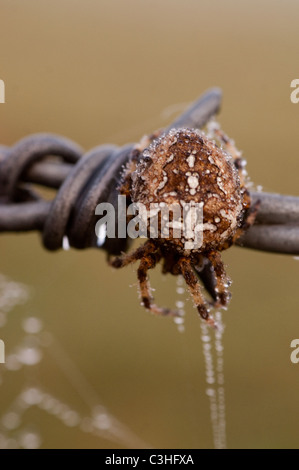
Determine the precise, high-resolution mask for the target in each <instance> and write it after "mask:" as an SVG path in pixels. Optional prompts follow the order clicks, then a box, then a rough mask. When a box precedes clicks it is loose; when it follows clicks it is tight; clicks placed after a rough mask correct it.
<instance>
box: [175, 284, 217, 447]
mask: <svg viewBox="0 0 299 470" xmlns="http://www.w3.org/2000/svg"><path fill="white" fill-rule="evenodd" d="M176 294H177V300H176V308H177V310H178V313H179V314H180V317H177V318H174V322H175V323H176V325H177V329H178V331H179V333H184V331H185V314H186V312H185V300H184V296H185V295H186V288H185V282H184V279H183V277H182V276H178V277H177V286H176ZM215 321H216V324H217V329H212V328H211V327H210V326H209V325H208V324H207V323H206V322H204V321H203V320H201V319H200V325H201V339H202V349H203V355H204V363H205V377H206V394H207V397H208V400H209V405H210V421H211V426H212V435H213V446H214V448H215V449H225V448H226V416H225V389H224V359H223V352H224V346H223V332H224V325H223V322H222V313H221V312H216V314H215ZM183 349H184V358H185V360H186V361H187V354H186V351H185V348H183ZM185 372H186V374H187V371H185ZM190 373H191V372H190ZM189 377H190V376H189ZM189 392H191V391H190V390H189ZM189 396H190V393H189ZM193 418H194V415H193Z"/></svg>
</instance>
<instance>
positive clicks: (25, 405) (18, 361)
mask: <svg viewBox="0 0 299 470" xmlns="http://www.w3.org/2000/svg"><path fill="white" fill-rule="evenodd" d="M28 299H29V290H28V288H27V287H26V286H24V285H22V284H19V283H16V282H14V281H10V280H8V279H7V278H6V277H5V276H3V275H0V306H1V315H0V318H1V321H2V323H1V324H2V327H4V325H5V324H6V323H7V320H8V319H9V316H8V313H9V312H10V311H11V310H12V309H13V308H14V306H16V305H17V304H20V303H24V302H26V301H28ZM21 323H22V325H21V328H22V332H23V333H22V339H21V341H20V342H19V343H18V344H17V346H15V347H14V349H13V350H11V351H7V353H6V357H5V364H1V368H0V387H1V388H2V389H3V388H4V387H5V380H4V378H5V376H6V374H8V373H17V372H18V371H20V370H21V369H25V371H27V370H28V371H29V370H30V374H24V379H23V383H22V386H19V388H20V390H18V391H17V392H16V397H15V398H14V399H13V401H12V402H11V403H10V405H9V406H8V407H7V408H6V409H5V410H4V411H3V412H2V413H1V415H0V448H2V449H4V448H27V449H29V448H30V449H35V448H39V447H41V445H42V443H43V433H42V429H40V427H39V426H38V424H37V423H36V422H32V423H31V424H30V425H27V424H25V423H26V420H25V413H26V411H27V410H29V409H30V408H35V409H38V410H40V412H43V413H44V414H48V415H51V416H55V417H56V419H57V420H59V421H60V423H61V424H62V425H64V426H65V427H66V428H77V429H78V430H79V431H81V432H84V433H90V434H91V435H92V436H95V437H98V438H102V439H105V440H108V441H110V442H114V443H116V444H120V445H122V446H124V447H128V448H150V446H149V445H148V444H147V443H145V442H144V441H143V440H142V439H140V438H139V437H138V436H136V435H135V434H134V433H133V432H132V431H131V430H130V429H129V428H128V427H127V426H126V425H124V424H123V423H121V422H120V421H119V420H118V419H117V418H115V417H114V416H113V415H112V414H111V413H110V412H109V411H108V410H107V409H106V407H105V406H104V405H103V403H102V400H100V398H99V397H98V394H97V392H96V390H94V388H93V387H92V386H91V385H90V384H89V383H88V382H87V380H86V379H85V377H84V376H83V374H82V373H81V372H80V371H79V370H78V368H77V366H76V364H75V363H74V361H72V359H71V358H70V357H69V356H68V354H67V353H66V352H65V351H64V349H63V348H62V347H61V345H60V344H58V342H57V340H56V339H55V338H54V337H53V335H52V334H51V332H49V331H48V330H46V329H45V328H44V325H43V323H42V321H41V320H40V319H39V318H36V317H33V316H29V317H27V318H25V319H23V320H22V321H21ZM49 355H50V356H51V357H54V359H55V363H56V366H57V367H59V368H60V369H61V371H62V372H63V374H64V376H65V378H66V379H67V380H68V382H69V384H70V385H71V389H70V392H71V393H76V395H80V397H81V399H82V404H83V403H84V405H85V406H84V407H83V406H82V409H79V410H76V409H74V407H73V406H71V405H69V404H67V403H65V402H63V401H62V400H60V399H59V398H58V397H56V396H55V395H54V394H53V393H52V391H51V390H48V389H45V387H44V386H41V385H38V384H39V379H38V372H37V370H36V369H35V368H34V367H32V366H35V365H39V367H42V363H43V358H44V357H46V356H49ZM18 382H19V380H18ZM86 406H87V409H88V410H89V413H86V412H83V411H82V410H83V409H85V408H86Z"/></svg>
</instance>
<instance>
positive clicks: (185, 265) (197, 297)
mask: <svg viewBox="0 0 299 470" xmlns="http://www.w3.org/2000/svg"><path fill="white" fill-rule="evenodd" d="M178 263H179V266H180V271H181V273H182V275H183V277H184V279H185V281H186V284H187V286H188V289H189V292H190V294H191V296H192V298H193V300H194V303H195V306H196V308H197V310H198V313H199V314H200V316H201V317H202V318H203V319H204V320H205V321H206V322H207V323H209V324H210V325H211V326H213V327H216V324H215V321H214V319H213V318H212V317H210V316H209V310H208V307H207V305H206V302H205V300H204V297H203V295H202V292H201V287H200V284H199V282H198V278H197V276H196V274H195V272H194V271H193V268H192V266H191V263H190V261H189V260H188V259H186V258H181V259H180V260H179V262H178Z"/></svg>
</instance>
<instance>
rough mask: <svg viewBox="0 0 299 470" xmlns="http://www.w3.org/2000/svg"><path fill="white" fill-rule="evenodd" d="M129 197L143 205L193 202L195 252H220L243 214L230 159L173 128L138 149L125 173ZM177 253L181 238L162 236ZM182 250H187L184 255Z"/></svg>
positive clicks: (199, 136)
mask: <svg viewBox="0 0 299 470" xmlns="http://www.w3.org/2000/svg"><path fill="white" fill-rule="evenodd" d="M131 178H132V186H131V198H132V201H133V202H139V203H142V204H144V205H145V207H146V208H147V210H148V211H150V209H151V207H153V205H154V204H158V205H161V204H162V206H163V204H164V205H167V206H171V205H173V204H179V205H180V206H181V207H182V210H183V207H184V205H186V204H189V205H192V204H193V205H195V204H198V205H199V206H201V207H202V231H203V232H202V234H203V238H202V245H201V248H200V251H208V250H211V249H221V247H222V246H223V245H224V244H225V242H226V241H227V240H229V239H230V238H231V237H232V236H233V235H234V233H235V232H236V230H237V228H238V226H239V223H240V219H241V216H242V212H243V191H242V188H241V185H240V179H239V175H238V171H237V169H236V168H235V165H234V162H233V159H232V157H231V156H230V155H228V154H227V153H226V152H224V151H223V150H222V149H221V148H219V147H218V146H217V145H215V143H214V142H212V141H211V140H209V139H208V138H207V137H206V136H205V135H204V134H203V133H201V132H199V131H197V130H194V129H173V130H171V131H170V132H168V133H167V134H164V135H162V136H161V137H159V138H157V139H155V140H154V141H153V142H152V143H151V144H150V146H149V147H148V148H146V149H145V150H143V152H142V154H141V156H140V159H139V162H138V163H137V166H136V170H135V171H134V172H133V173H132V175H131ZM160 235H161V238H162V240H161V241H163V243H166V244H171V245H172V246H173V247H176V248H177V250H178V251H180V252H181V251H184V254H185V255H186V254H188V250H186V237H184V236H182V237H181V238H174V237H173V236H172V232H171V231H170V232H169V236H168V237H163V233H162V234H161V233H160ZM186 251H187V252H186Z"/></svg>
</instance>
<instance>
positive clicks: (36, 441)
mask: <svg viewBox="0 0 299 470" xmlns="http://www.w3.org/2000/svg"><path fill="white" fill-rule="evenodd" d="M41 442H42V440H41V437H40V435H39V434H37V433H36V432H25V433H23V434H21V436H20V438H19V443H20V446H21V447H23V448H24V449H39V448H40V446H41Z"/></svg>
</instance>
